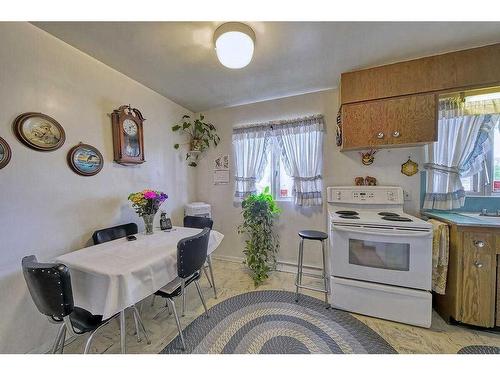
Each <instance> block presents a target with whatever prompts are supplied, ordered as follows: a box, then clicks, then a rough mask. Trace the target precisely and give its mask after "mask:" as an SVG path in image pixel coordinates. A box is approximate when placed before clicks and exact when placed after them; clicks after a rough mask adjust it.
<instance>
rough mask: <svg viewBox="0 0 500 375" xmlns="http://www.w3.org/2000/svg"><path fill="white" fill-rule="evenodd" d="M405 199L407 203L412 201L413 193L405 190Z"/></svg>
mask: <svg viewBox="0 0 500 375" xmlns="http://www.w3.org/2000/svg"><path fill="white" fill-rule="evenodd" d="M403 197H404V200H405V201H411V193H410V192H409V191H408V190H403Z"/></svg>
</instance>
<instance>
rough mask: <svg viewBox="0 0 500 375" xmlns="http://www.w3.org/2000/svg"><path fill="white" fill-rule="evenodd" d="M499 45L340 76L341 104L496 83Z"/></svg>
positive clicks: (499, 79)
mask: <svg viewBox="0 0 500 375" xmlns="http://www.w3.org/2000/svg"><path fill="white" fill-rule="evenodd" d="M498 61H500V43H497V44H492V45H489V46H485V47H479V48H472V49H468V50H463V51H457V52H450V53H445V54H442V55H436V56H430V57H424V58H420V59H416V60H410V61H403V62H399V63H395V64H389V65H384V66H379V67H375V68H370V69H364V70H358V71H354V72H347V73H343V74H342V76H341V103H342V104H346V103H355V102H362V101H367V100H374V99H381V98H390V97H396V96H403V95H412V94H418V93H424V92H436V91H444V90H449V89H457V88H458V89H460V88H468V87H474V88H477V87H480V86H488V85H496V84H498V83H500V64H499V63H498Z"/></svg>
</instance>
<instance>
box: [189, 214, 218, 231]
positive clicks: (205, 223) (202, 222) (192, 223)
mask: <svg viewBox="0 0 500 375" xmlns="http://www.w3.org/2000/svg"><path fill="white" fill-rule="evenodd" d="M184 226H185V227H188V228H199V229H203V228H210V229H212V227H213V226H214V221H213V220H212V219H210V218H209V217H202V216H184Z"/></svg>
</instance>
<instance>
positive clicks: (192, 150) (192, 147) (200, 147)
mask: <svg viewBox="0 0 500 375" xmlns="http://www.w3.org/2000/svg"><path fill="white" fill-rule="evenodd" d="M204 119H205V116H203V115H202V114H200V117H199V118H197V119H194V121H192V120H191V116H188V115H184V116H182V123H180V124H175V125H174V126H172V131H174V132H181V133H184V134H186V135H188V136H189V142H188V144H189V151H188V152H187V153H186V160H188V161H189V162H188V165H189V166H190V167H196V166H197V165H198V160H199V157H200V154H201V153H202V152H203V151H205V150H207V149H208V148H209V147H210V144H212V145H213V146H214V147H217V145H218V144H219V142H220V138H219V136H218V135H217V129H216V128H215V126H214V125H213V124H211V123H209V122H205V121H203V120H204ZM180 146H181V144H179V143H176V144H175V145H174V148H175V149H176V150H177V149H178V148H179V147H180Z"/></svg>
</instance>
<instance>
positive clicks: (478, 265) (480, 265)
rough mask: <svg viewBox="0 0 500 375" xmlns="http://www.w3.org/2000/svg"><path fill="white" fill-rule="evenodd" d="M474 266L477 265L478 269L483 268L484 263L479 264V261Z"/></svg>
mask: <svg viewBox="0 0 500 375" xmlns="http://www.w3.org/2000/svg"><path fill="white" fill-rule="evenodd" d="M474 265H475V266H476V267H477V268H482V267H483V263H481V262H478V261H477V260H476V261H475V262H474Z"/></svg>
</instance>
